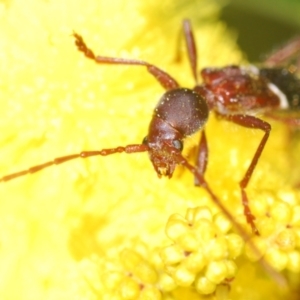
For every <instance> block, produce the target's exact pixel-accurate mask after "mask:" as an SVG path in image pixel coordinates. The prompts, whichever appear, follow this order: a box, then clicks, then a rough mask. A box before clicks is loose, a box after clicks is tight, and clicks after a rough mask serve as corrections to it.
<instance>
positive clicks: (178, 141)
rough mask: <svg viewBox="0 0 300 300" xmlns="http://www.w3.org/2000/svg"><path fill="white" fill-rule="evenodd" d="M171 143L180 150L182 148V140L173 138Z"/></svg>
mask: <svg viewBox="0 0 300 300" xmlns="http://www.w3.org/2000/svg"><path fill="white" fill-rule="evenodd" d="M172 144H173V146H174V148H176V149H177V150H179V151H182V149H183V143H182V141H180V140H174V141H172Z"/></svg>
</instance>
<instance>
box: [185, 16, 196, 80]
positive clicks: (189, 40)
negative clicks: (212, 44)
mask: <svg viewBox="0 0 300 300" xmlns="http://www.w3.org/2000/svg"><path fill="white" fill-rule="evenodd" d="M182 25H183V33H184V38H185V42H186V48H187V51H188V57H189V61H190V65H191V69H192V73H193V76H194V79H195V82H196V85H197V84H198V76H197V48H196V43H195V38H194V34H193V29H192V25H191V22H190V20H183V24H182Z"/></svg>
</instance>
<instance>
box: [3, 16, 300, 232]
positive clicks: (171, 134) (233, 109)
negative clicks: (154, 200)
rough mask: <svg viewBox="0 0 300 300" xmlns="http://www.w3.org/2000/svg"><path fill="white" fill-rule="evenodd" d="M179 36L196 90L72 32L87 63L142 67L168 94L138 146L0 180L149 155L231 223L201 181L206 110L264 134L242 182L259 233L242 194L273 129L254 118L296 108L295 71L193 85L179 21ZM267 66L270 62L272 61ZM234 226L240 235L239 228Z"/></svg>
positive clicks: (215, 72) (257, 71) (190, 43)
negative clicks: (196, 137)
mask: <svg viewBox="0 0 300 300" xmlns="http://www.w3.org/2000/svg"><path fill="white" fill-rule="evenodd" d="M183 31H184V36H185V41H186V45H187V52H188V57H189V61H190V64H191V69H192V73H193V76H194V79H195V82H196V86H195V87H194V88H192V89H190V88H183V87H180V85H179V84H178V83H177V81H176V80H175V79H174V78H173V77H172V76H171V75H169V74H168V73H166V72H164V71H163V70H161V69H160V68H158V67H156V66H154V65H152V64H150V63H147V62H145V61H141V60H134V59H122V58H112V57H104V56H97V55H95V54H94V52H93V51H92V50H91V49H90V48H88V46H87V45H86V44H85V42H84V41H83V38H82V37H81V36H80V35H79V34H77V33H74V34H73V35H74V38H75V44H76V46H77V48H78V50H79V51H81V52H82V53H83V54H84V55H85V56H86V57H87V58H89V59H92V60H94V61H95V62H96V63H99V64H118V65H141V66H144V67H146V68H147V70H148V72H149V73H150V74H152V75H153V76H154V77H155V78H156V80H157V81H158V82H159V83H160V84H161V85H162V86H163V87H164V88H165V89H166V92H165V93H164V94H163V95H162V97H161V99H160V100H159V102H158V104H157V105H156V107H155V109H154V112H153V116H152V120H151V122H150V125H149V130H148V134H147V136H146V137H145V138H144V140H143V142H142V143H141V144H132V145H127V146H120V147H116V148H112V149H102V150H96V151H83V152H81V153H78V154H72V155H67V156H63V157H58V158H55V159H54V160H52V161H49V162H46V163H44V164H41V165H37V166H33V167H31V168H29V169H27V170H24V171H21V172H17V173H13V174H9V175H6V176H4V177H2V178H1V179H0V180H1V181H8V180H11V179H14V178H16V177H19V176H23V175H25V174H28V173H35V172H37V171H40V170H42V169H44V168H47V167H49V166H51V165H54V164H60V163H63V162H66V161H69V160H72V159H76V158H79V157H81V158H86V157H90V156H96V155H101V156H106V155H111V154H114V153H118V152H126V153H134V152H148V154H149V157H150V160H151V162H152V164H153V166H154V169H155V171H156V172H157V174H158V176H162V175H163V176H168V177H171V176H172V174H173V172H174V170H175V167H176V166H177V165H183V166H185V167H186V168H187V169H188V170H189V171H190V172H192V173H193V175H194V177H195V184H196V185H198V186H201V187H203V188H204V189H206V191H207V192H208V193H209V195H210V196H211V197H212V199H213V200H214V202H215V203H216V204H217V205H218V206H219V208H220V209H221V210H222V211H223V213H224V214H225V215H226V216H227V217H228V218H229V219H230V220H231V221H232V222H233V223H234V224H235V222H234V220H233V218H232V216H231V214H230V213H229V212H228V211H227V209H226V208H225V207H224V206H223V204H222V203H221V202H220V200H219V198H218V197H217V196H216V195H215V193H214V192H213V191H212V190H211V188H210V187H209V185H208V183H207V182H206V180H205V179H204V173H205V169H206V166H207V161H208V145H207V139H206V135H205V124H206V122H207V120H208V115H209V111H214V112H215V113H216V114H217V115H218V116H220V117H221V118H223V119H225V120H228V121H231V122H233V123H236V124H238V125H241V126H244V127H248V128H252V129H260V130H262V131H263V132H264V136H263V138H262V139H261V141H260V143H259V145H258V147H257V149H256V151H255V153H254V156H253V158H252V160H251V163H250V165H249V167H248V169H247V171H246V173H245V175H244V177H243V178H242V180H241V181H240V188H241V198H242V205H243V207H244V214H245V216H246V219H247V222H248V223H249V224H250V226H251V228H252V231H253V233H255V234H259V232H258V230H257V228H256V226H255V217H254V215H253V214H252V213H251V210H250V208H249V200H248V197H247V193H246V191H245V190H246V188H247V186H248V183H249V180H250V179H251V176H252V174H253V171H254V169H255V167H256V165H257V162H258V159H259V157H260V156H261V153H262V151H263V149H264V147H265V144H266V142H267V140H268V137H269V134H270V130H271V126H270V124H269V123H268V122H266V121H263V120H261V119H260V118H258V117H256V114H257V113H268V112H272V111H274V110H277V109H288V108H290V107H292V108H294V109H295V108H299V107H300V104H299V95H300V81H299V80H298V78H297V77H296V75H295V73H294V72H295V71H296V69H294V70H293V69H290V70H288V69H285V68H283V67H278V68H276V67H274V66H273V65H274V64H273V65H272V66H271V67H264V68H256V67H254V66H249V67H240V66H235V65H229V66H226V67H223V68H205V69H203V70H202V71H201V77H202V80H203V83H202V84H200V85H199V84H197V83H198V75H197V54H196V46H195V40H194V36H193V32H192V28H191V24H190V21H189V20H184V21H183ZM298 44H299V43H298ZM294 48H295V49H294V52H296V50H297V51H298V50H299V49H300V47H299V49H298V48H297V47H294ZM283 52H284V48H283ZM284 53H285V52H284ZM275 58H276V59H275V61H276V60H277V61H276V65H277V64H278V65H280V63H281V62H282V59H281V58H280V57H279V58H278V57H276V56H275ZM270 61H272V59H271V58H270ZM273 61H274V60H273ZM269 65H271V63H269ZM199 130H202V134H201V138H200V141H199V146H198V151H197V159H196V164H195V166H194V165H191V164H190V163H189V162H188V161H187V159H186V158H185V157H183V155H182V154H181V152H182V149H183V141H184V139H185V138H186V137H187V136H190V135H192V134H194V133H195V132H197V131H199ZM235 225H236V227H237V228H238V229H239V231H240V232H242V233H243V230H242V229H241V228H240V227H239V225H238V224H235Z"/></svg>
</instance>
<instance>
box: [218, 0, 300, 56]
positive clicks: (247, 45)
mask: <svg viewBox="0 0 300 300" xmlns="http://www.w3.org/2000/svg"><path fill="white" fill-rule="evenodd" d="M274 5H275V2H274ZM299 18H300V16H299ZM221 19H222V20H223V21H224V22H225V23H226V24H227V25H228V27H229V28H232V29H234V30H236V31H237V32H238V40H237V42H238V45H239V47H240V48H241V50H242V51H243V52H244V53H245V54H246V55H247V57H248V60H249V61H250V62H259V61H261V60H262V59H263V57H264V56H265V55H267V54H268V53H270V52H271V51H272V50H274V49H276V48H278V47H279V46H280V45H282V44H284V43H285V42H287V41H288V40H289V39H291V38H292V37H294V36H296V35H300V28H299V27H297V26H296V25H295V26H292V25H290V24H285V23H284V22H280V21H278V20H276V19H272V18H271V17H264V16H262V15H259V14H257V13H255V12H252V11H247V10H245V9H243V8H241V7H237V6H235V5H233V4H230V5H228V6H226V7H225V8H224V9H223V11H222V15H221Z"/></svg>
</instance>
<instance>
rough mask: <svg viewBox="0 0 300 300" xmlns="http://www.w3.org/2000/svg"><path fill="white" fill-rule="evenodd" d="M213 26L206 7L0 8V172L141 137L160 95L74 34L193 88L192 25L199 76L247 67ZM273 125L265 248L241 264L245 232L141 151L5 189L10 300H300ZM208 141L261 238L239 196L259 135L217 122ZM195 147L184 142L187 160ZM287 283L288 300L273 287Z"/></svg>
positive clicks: (295, 239)
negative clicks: (79, 43) (185, 23)
mask: <svg viewBox="0 0 300 300" xmlns="http://www.w3.org/2000/svg"><path fill="white" fill-rule="evenodd" d="M218 12H219V7H218V6H217V5H216V4H215V3H214V2H213V1H211V0H197V1H185V0H176V1H171V0H162V1H154V2H153V1H152V2H151V4H149V3H147V2H142V1H123V0H113V1H103V0H100V1H95V0H90V1H77V2H75V1H70V0H67V1H63V2H62V1H57V0H53V1H44V2H41V1H37V0H29V1H26V3H25V2H21V1H10V2H9V1H2V2H0V101H1V112H0V131H1V135H0V173H1V174H2V175H3V176H4V175H6V174H11V173H14V172H18V171H22V170H26V168H28V167H31V166H35V165H38V164H41V163H44V162H48V161H51V160H52V159H53V158H56V157H60V156H65V155H69V154H74V153H79V152H80V151H83V150H100V149H102V148H112V147H116V146H124V145H127V144H136V143H141V141H142V140H143V138H144V137H145V136H146V134H147V128H148V124H149V122H150V120H151V116H152V111H153V108H154V106H155V105H156V103H157V101H158V99H159V98H160V97H161V95H162V93H163V92H164V90H163V88H162V87H161V86H160V84H158V83H157V81H156V80H155V79H154V78H153V76H151V75H150V74H149V73H148V72H147V70H146V68H144V67H139V66H118V65H114V66H112V65H100V64H98V65H97V64H95V63H94V62H93V61H91V60H88V59H87V58H85V57H84V56H83V55H82V53H80V52H79V51H77V49H76V47H75V45H74V38H73V36H72V32H73V31H75V32H77V33H78V34H80V35H82V36H83V37H84V39H85V41H86V42H87V44H88V45H89V46H90V47H91V48H92V49H93V50H94V51H95V53H96V54H99V55H103V56H112V57H124V58H135V59H142V60H145V61H148V62H150V63H153V64H155V65H157V66H159V67H161V68H162V69H164V70H166V71H167V72H168V73H170V74H171V75H172V76H173V77H174V78H176V80H178V82H180V84H182V86H186V87H193V85H194V82H193V77H192V74H191V71H190V68H189V64H188V61H187V58H186V51H185V49H184V45H183V42H179V40H182V39H180V38H179V37H180V32H181V24H182V19H184V18H190V19H191V20H192V24H193V27H194V32H195V37H196V40H197V48H198V58H199V68H203V67H206V66H210V65H213V66H220V65H224V64H234V63H237V64H239V63H241V62H242V55H241V54H240V52H239V51H238V49H237V47H236V45H235V40H234V36H233V35H232V34H230V32H228V30H227V28H226V26H225V25H224V24H223V23H222V22H220V21H218V20H217V15H218ZM272 126H273V131H272V133H271V137H270V141H269V142H268V144H267V147H266V149H265V151H264V153H263V155H262V158H261V160H260V161H259V163H258V165H257V168H256V169H255V172H254V175H253V177H252V179H251V182H250V184H249V187H248V188H247V191H248V196H249V199H250V205H251V208H252V210H253V212H254V215H255V216H256V218H257V224H258V227H259V229H260V230H261V233H262V234H261V236H260V237H254V238H253V242H252V244H247V245H246V247H245V250H244V248H243V244H244V241H243V239H242V238H241V236H239V235H238V232H236V231H235V227H234V225H235V224H231V223H230V222H229V221H228V220H227V219H226V218H225V217H224V216H223V214H222V211H220V210H219V208H218V206H216V205H215V204H214V203H213V201H212V199H211V198H210V196H209V195H208V194H207V193H206V192H205V190H204V189H203V188H199V187H195V186H194V184H193V177H192V175H191V174H190V173H189V172H188V171H187V170H184V169H183V168H180V167H178V168H177V170H176V172H175V174H174V176H173V178H172V179H171V180H168V179H166V178H162V179H159V178H158V177H157V175H156V173H155V172H154V170H153V167H152V165H151V163H150V162H149V159H148V156H147V154H146V153H140V154H135V155H128V154H124V153H123V154H116V155H111V156H107V157H93V158H89V159H77V160H73V161H70V162H68V163H65V164H61V165H59V166H54V167H51V168H48V169H45V170H43V171H41V172H37V173H36V174H32V175H27V176H24V177H20V178H17V179H14V180H12V181H8V182H1V185H0V207H1V209H0V270H1V271H0V298H1V299H55V300H59V299H64V300H65V299H140V300H141V299H208V298H207V296H206V295H204V294H210V297H211V298H212V299H213V298H214V297H216V298H217V299H221V300H224V299H227V298H228V297H230V299H234V300H236V299H245V298H248V299H254V300H256V299H291V298H292V297H293V296H294V294H293V290H296V289H297V287H295V286H296V285H297V284H298V283H299V282H298V281H299V280H298V279H297V278H298V277H299V272H300V270H299V264H300V258H299V248H300V242H299V236H300V234H299V232H300V231H299V220H300V217H299V216H300V209H299V192H297V191H295V190H294V189H292V188H291V187H292V182H291V181H289V179H287V177H288V174H290V172H291V171H292V170H291V169H292V168H291V167H290V165H289V163H290V161H289V160H288V158H289V155H287V150H288V146H285V145H286V143H285V139H286V136H287V134H286V131H285V129H286V128H285V127H284V126H283V125H281V124H277V123H274V124H273V123H272ZM206 131H207V137H208V143H209V163H208V169H207V172H206V176H205V178H206V179H207V181H208V183H209V184H210V186H211V188H212V190H213V191H214V193H215V194H216V195H217V196H218V197H219V198H220V200H221V201H222V203H224V205H225V206H226V208H227V209H228V210H229V211H230V213H231V214H232V216H233V218H234V220H236V222H237V223H238V224H240V225H241V226H243V228H245V230H246V231H247V232H249V234H250V235H251V232H250V229H249V226H248V225H247V224H246V221H245V216H244V215H243V208H242V205H241V199H240V190H239V186H238V182H239V180H241V178H242V177H243V175H244V173H245V170H246V168H247V166H248V165H249V162H250V161H251V159H252V156H253V153H254V151H255V149H256V147H257V145H258V143H259V141H260V139H261V132H259V131H253V130H249V129H245V128H241V127H238V126H235V125H233V124H230V123H228V122H224V121H220V120H217V119H216V118H215V117H214V116H213V114H211V115H210V118H209V122H208V124H207V126H206ZM198 140H199V135H196V136H195V137H192V138H189V139H188V140H187V141H186V150H185V152H184V155H186V156H187V157H188V158H189V160H190V161H191V162H192V159H193V153H194V150H195V147H196V146H197V141H198ZM241 141H243V142H242V143H241ZM295 148H296V146H295ZM200 215H201V217H199V216H200ZM184 216H185V217H184ZM196 216H197V217H196ZM198 217H199V218H198ZM168 220H169V221H168ZM165 231H166V232H165ZM251 245H252V246H251ZM253 245H256V246H257V249H258V250H259V252H257V251H253ZM200 250H201V251H200ZM209 255H211V257H209ZM258 256H259V257H258ZM261 257H264V262H265V265H267V266H272V267H273V268H275V269H276V272H275V271H272V272H269V273H268V271H267V269H268V268H263V266H262V265H263V264H260V263H259V262H257V260H258V258H261ZM281 271H286V272H287V273H288V278H289V282H288V284H289V288H288V289H287V290H282V289H281V288H280V287H278V284H277V281H276V277H277V275H278V274H281V273H279V272H281ZM270 275H276V276H273V277H275V278H272V277H270ZM295 278H296V279H295ZM294 282H295V283H294ZM293 285H294V286H293ZM229 286H230V289H229ZM212 293H213V294H212ZM294 297H296V296H294Z"/></svg>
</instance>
